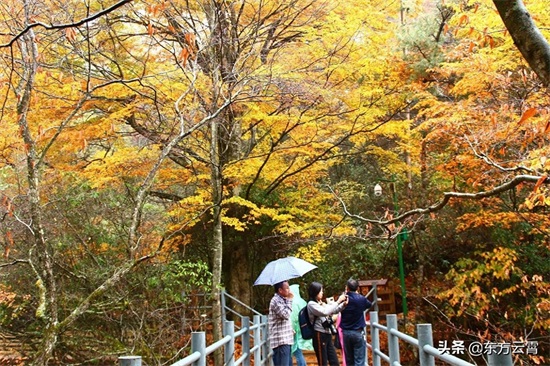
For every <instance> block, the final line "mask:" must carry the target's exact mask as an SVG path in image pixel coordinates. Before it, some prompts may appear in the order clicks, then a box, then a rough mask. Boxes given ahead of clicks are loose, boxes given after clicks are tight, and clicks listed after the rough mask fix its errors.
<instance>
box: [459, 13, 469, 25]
mask: <svg viewBox="0 0 550 366" xmlns="http://www.w3.org/2000/svg"><path fill="white" fill-rule="evenodd" d="M468 21H469V18H468V15H466V14H463V15H462V16H461V17H460V20H459V21H458V26H459V27H460V26H462V25H464V24H468Z"/></svg>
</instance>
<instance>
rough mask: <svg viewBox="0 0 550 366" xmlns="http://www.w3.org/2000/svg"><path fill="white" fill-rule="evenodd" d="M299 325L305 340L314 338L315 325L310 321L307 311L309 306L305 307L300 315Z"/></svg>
mask: <svg viewBox="0 0 550 366" xmlns="http://www.w3.org/2000/svg"><path fill="white" fill-rule="evenodd" d="M298 323H299V324H300V332H301V333H302V338H303V339H312V338H313V333H314V332H313V324H311V321H310V320H309V312H308V311H307V305H306V306H304V307H303V308H302V309H301V310H300V312H299V313H298Z"/></svg>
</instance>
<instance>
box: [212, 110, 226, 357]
mask: <svg viewBox="0 0 550 366" xmlns="http://www.w3.org/2000/svg"><path fill="white" fill-rule="evenodd" d="M219 123H220V119H219V118H213V119H212V121H211V124H210V126H211V128H210V129H211V134H212V136H211V141H210V159H211V160H210V161H211V163H210V169H211V189H212V203H213V208H212V220H213V223H212V249H213V250H212V262H213V263H212V306H213V307H212V321H213V335H214V339H215V340H218V339H221V338H222V336H223V333H222V322H223V321H224V319H222V309H221V301H220V287H221V285H222V257H223V234H222V212H221V211H222V210H221V204H222V194H223V187H222V172H221V166H220V154H219V145H218V143H219ZM214 357H215V362H214V363H215V364H216V365H222V364H223V357H222V354H221V353H220V352H216V354H215V356H214Z"/></svg>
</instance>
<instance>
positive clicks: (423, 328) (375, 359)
mask: <svg viewBox="0 0 550 366" xmlns="http://www.w3.org/2000/svg"><path fill="white" fill-rule="evenodd" d="M386 323H387V326H384V325H381V324H380V323H379V322H378V312H376V311H372V312H370V326H367V328H370V339H371V343H370V344H369V343H367V346H368V349H370V350H371V352H372V364H373V366H380V365H381V361H385V362H387V363H388V364H389V365H390V366H401V361H400V357H399V341H400V340H401V341H404V342H406V343H408V344H410V345H412V346H414V347H416V348H417V349H418V362H419V365H420V366H435V360H436V359H438V360H440V361H443V362H445V363H446V364H449V365H454V366H475V364H473V363H470V362H467V361H464V360H462V359H460V358H458V357H456V356H454V355H450V354H446V353H442V352H441V351H440V350H438V349H437V348H435V347H434V346H433V337H432V325H431V324H417V325H416V332H417V336H418V339H416V338H414V337H411V336H410V335H407V334H405V333H402V332H400V331H399V330H397V315H395V314H388V315H386ZM380 331H383V332H385V333H386V334H387V336H388V354H385V353H383V352H382V351H381V350H380ZM367 339H368V337H367ZM367 359H368V357H367ZM488 359H489V365H499V366H512V364H513V363H512V356H511V355H500V354H496V353H493V354H488Z"/></svg>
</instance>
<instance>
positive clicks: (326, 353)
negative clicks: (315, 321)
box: [313, 331, 340, 366]
mask: <svg viewBox="0 0 550 366" xmlns="http://www.w3.org/2000/svg"><path fill="white" fill-rule="evenodd" d="M332 337H333V335H332V334H330V333H323V332H318V331H315V334H314V335H313V350H314V351H315V356H316V357H317V365H319V366H328V365H330V366H339V365H340V361H339V360H338V355H337V354H336V348H334V344H333V343H332Z"/></svg>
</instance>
